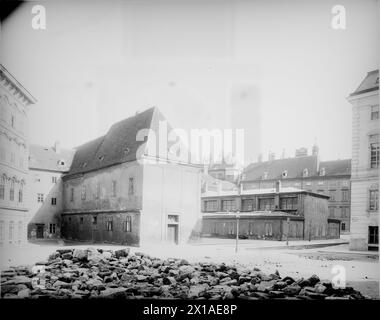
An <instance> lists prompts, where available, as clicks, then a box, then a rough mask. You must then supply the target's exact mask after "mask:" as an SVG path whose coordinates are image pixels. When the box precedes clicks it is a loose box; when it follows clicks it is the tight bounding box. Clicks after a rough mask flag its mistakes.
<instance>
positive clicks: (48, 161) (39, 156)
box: [29, 144, 74, 172]
mask: <svg viewBox="0 0 380 320" xmlns="http://www.w3.org/2000/svg"><path fill="white" fill-rule="evenodd" d="M73 157H74V150H67V149H61V150H60V151H59V153H57V152H55V150H54V148H53V147H44V146H40V145H33V144H32V145H30V146H29V169H37V170H49V171H60V172H68V171H69V169H70V165H71V162H72V160H73ZM62 162H63V163H64V164H63V165H62V164H61V163H62Z"/></svg>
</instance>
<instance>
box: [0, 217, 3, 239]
mask: <svg viewBox="0 0 380 320" xmlns="http://www.w3.org/2000/svg"><path fill="white" fill-rule="evenodd" d="M0 241H1V242H3V241H4V221H3V220H1V221H0Z"/></svg>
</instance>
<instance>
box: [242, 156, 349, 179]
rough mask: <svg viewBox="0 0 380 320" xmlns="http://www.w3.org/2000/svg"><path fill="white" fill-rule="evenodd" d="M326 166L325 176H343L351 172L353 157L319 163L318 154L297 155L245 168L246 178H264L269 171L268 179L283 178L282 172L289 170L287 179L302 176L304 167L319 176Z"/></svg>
mask: <svg viewBox="0 0 380 320" xmlns="http://www.w3.org/2000/svg"><path fill="white" fill-rule="evenodd" d="M322 168H324V169H325V176H341V175H350V174H351V159H345V160H333V161H321V162H319V165H318V157H317V156H305V157H295V158H287V159H279V160H273V161H265V162H256V163H252V164H250V165H249V166H248V167H246V168H245V169H244V175H245V177H244V180H248V181H249V180H262V179H263V176H264V173H265V172H266V173H267V177H266V179H267V180H273V179H282V178H283V177H282V173H283V172H284V171H285V170H286V171H287V177H286V178H287V179H292V178H302V177H303V171H304V169H307V170H308V177H313V176H318V175H319V171H320V170H321V169H322Z"/></svg>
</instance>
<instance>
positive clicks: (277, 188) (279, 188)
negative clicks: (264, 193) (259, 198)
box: [276, 180, 281, 193]
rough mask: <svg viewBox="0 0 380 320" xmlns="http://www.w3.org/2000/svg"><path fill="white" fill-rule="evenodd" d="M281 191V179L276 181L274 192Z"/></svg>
mask: <svg viewBox="0 0 380 320" xmlns="http://www.w3.org/2000/svg"><path fill="white" fill-rule="evenodd" d="M280 191H281V181H280V180H277V181H276V193H279V192H280Z"/></svg>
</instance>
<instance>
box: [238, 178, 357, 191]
mask: <svg viewBox="0 0 380 320" xmlns="http://www.w3.org/2000/svg"><path fill="white" fill-rule="evenodd" d="M244 186H245V188H244V189H260V188H261V189H264V188H274V187H275V182H272V181H270V182H269V181H268V182H256V183H246V184H244ZM281 186H282V187H294V188H299V189H308V191H310V192H312V189H313V188H321V186H323V188H327V189H340V188H342V189H347V190H348V189H349V187H350V181H349V180H330V179H328V180H315V181H310V180H309V181H307V180H306V181H305V180H298V181H297V180H295V181H294V180H292V181H290V180H288V181H286V180H283V181H281Z"/></svg>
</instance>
